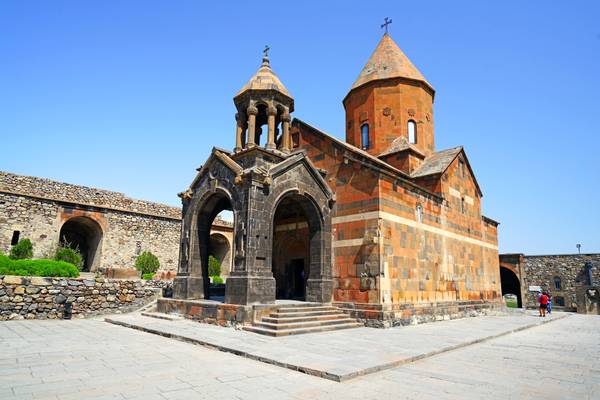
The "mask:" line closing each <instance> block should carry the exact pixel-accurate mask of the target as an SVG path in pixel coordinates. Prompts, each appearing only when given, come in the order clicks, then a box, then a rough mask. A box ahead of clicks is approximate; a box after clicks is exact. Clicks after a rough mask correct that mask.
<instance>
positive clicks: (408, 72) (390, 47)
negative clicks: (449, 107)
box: [350, 33, 433, 90]
mask: <svg viewBox="0 0 600 400" xmlns="http://www.w3.org/2000/svg"><path fill="white" fill-rule="evenodd" d="M389 78H408V79H414V80H417V81H421V82H424V83H425V84H426V85H427V86H429V87H430V88H431V89H432V90H433V86H431V84H430V83H429V82H427V80H426V79H425V77H424V76H423V74H421V72H419V70H418V69H417V67H415V66H414V65H413V63H411V62H410V60H409V59H408V57H406V55H405V54H404V53H403V52H402V50H400V47H398V45H397V44H396V42H394V40H393V39H392V38H391V37H390V35H388V34H387V33H386V34H384V35H383V37H382V38H381V41H380V42H379V44H378V45H377V47H376V48H375V51H374V52H373V54H371V57H370V58H369V61H368V62H367V64H366V65H365V67H364V68H363V69H362V71H361V72H360V75H358V78H357V79H356V81H355V82H354V84H353V85H352V88H351V89H350V90H353V89H356V88H357V87H359V86H362V85H364V84H366V83H368V82H371V81H375V80H379V79H389Z"/></svg>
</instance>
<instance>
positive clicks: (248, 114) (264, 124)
mask: <svg viewBox="0 0 600 400" xmlns="http://www.w3.org/2000/svg"><path fill="white" fill-rule="evenodd" d="M263 53H264V55H263V59H262V64H261V66H260V68H259V69H258V71H256V73H255V74H254V75H253V76H252V77H251V78H250V80H249V81H248V83H246V84H245V85H244V87H242V89H241V90H240V91H239V92H238V93H237V94H236V95H235V97H234V98H233V102H234V104H235V107H236V109H237V114H236V115H235V119H236V136H235V148H234V152H236V153H238V152H240V151H242V150H245V149H248V148H252V147H255V146H261V140H263V141H264V142H265V143H264V147H265V148H267V149H278V150H281V151H283V152H289V151H290V149H291V146H292V143H291V138H290V122H291V116H290V113H292V112H293V111H294V99H293V97H292V96H291V95H290V94H289V92H288V91H287V89H286V88H285V86H283V83H281V81H280V80H279V78H278V77H277V75H275V73H274V72H273V70H272V69H271V64H270V62H269V46H265V49H264V51H263ZM263 133H266V140H265V139H263V137H264V135H263Z"/></svg>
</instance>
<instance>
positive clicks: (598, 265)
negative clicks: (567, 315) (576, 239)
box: [521, 254, 600, 311]
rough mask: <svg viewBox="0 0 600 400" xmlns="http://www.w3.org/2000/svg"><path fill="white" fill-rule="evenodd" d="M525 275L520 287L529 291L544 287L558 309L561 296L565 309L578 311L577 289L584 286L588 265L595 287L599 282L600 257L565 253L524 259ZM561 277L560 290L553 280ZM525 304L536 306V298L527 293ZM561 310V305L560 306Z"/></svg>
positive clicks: (599, 255)
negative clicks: (589, 263)
mask: <svg viewBox="0 0 600 400" xmlns="http://www.w3.org/2000/svg"><path fill="white" fill-rule="evenodd" d="M523 260H524V265H525V268H524V269H525V273H524V276H523V278H522V282H521V284H522V285H524V290H525V291H526V292H527V289H528V288H529V286H541V287H542V289H543V290H547V291H550V293H551V294H552V296H553V299H554V307H557V306H558V304H557V297H562V298H563V299H564V303H565V306H564V307H565V310H570V311H575V310H576V309H577V295H576V291H577V289H576V286H579V285H585V283H586V276H585V268H584V266H585V263H586V262H591V263H592V277H593V281H594V284H596V285H598V284H599V283H600V254H565V255H542V256H524V257H523ZM555 278H560V289H558V288H557V287H556V286H555V283H554V279H555ZM524 304H525V306H526V307H534V308H535V307H537V297H536V295H534V294H531V293H529V292H527V294H526V296H525V299H524ZM559 307H560V306H559Z"/></svg>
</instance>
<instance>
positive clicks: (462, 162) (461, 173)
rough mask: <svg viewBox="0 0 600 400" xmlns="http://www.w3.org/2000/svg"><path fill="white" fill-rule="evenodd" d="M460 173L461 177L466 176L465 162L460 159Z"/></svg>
mask: <svg viewBox="0 0 600 400" xmlns="http://www.w3.org/2000/svg"><path fill="white" fill-rule="evenodd" d="M458 174H459V176H460V177H461V178H464V177H465V163H464V161H463V160H460V159H459V160H458Z"/></svg>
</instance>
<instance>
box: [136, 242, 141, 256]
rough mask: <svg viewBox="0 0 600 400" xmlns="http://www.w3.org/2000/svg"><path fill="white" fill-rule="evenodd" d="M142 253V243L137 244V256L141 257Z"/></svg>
mask: <svg viewBox="0 0 600 400" xmlns="http://www.w3.org/2000/svg"><path fill="white" fill-rule="evenodd" d="M141 252H142V242H135V255H136V256H139V255H140V253H141Z"/></svg>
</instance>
